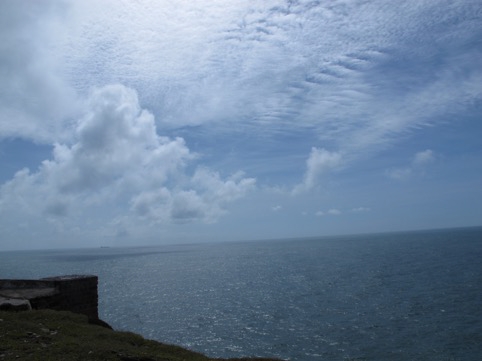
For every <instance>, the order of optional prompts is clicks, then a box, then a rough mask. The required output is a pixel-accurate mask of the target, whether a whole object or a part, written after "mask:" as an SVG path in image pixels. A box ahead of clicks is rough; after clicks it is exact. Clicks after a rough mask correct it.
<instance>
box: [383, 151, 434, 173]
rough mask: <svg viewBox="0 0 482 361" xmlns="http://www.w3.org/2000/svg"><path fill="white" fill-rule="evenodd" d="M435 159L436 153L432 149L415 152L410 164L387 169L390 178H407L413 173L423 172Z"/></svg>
mask: <svg viewBox="0 0 482 361" xmlns="http://www.w3.org/2000/svg"><path fill="white" fill-rule="evenodd" d="M434 161H435V154H434V152H433V151H432V150H431V149H427V150H424V151H420V152H417V153H415V155H414V156H413V159H412V161H411V163H410V165H409V166H407V167H400V168H393V169H389V170H387V171H386V173H385V174H386V175H387V176H388V177H389V178H392V179H397V180H405V179H408V178H410V177H411V176H412V175H413V174H421V173H423V172H424V170H425V168H426V167H427V166H428V165H429V164H430V163H432V162H434Z"/></svg>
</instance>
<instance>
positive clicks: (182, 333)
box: [0, 227, 482, 361]
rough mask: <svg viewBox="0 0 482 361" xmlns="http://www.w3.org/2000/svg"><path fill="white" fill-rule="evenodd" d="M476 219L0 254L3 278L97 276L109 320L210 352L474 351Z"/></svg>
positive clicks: (479, 277) (439, 358)
mask: <svg viewBox="0 0 482 361" xmlns="http://www.w3.org/2000/svg"><path fill="white" fill-rule="evenodd" d="M481 259H482V228H481V227H476V228H464V229H449V230H435V231H417V232H403V233H385V234H372V235H358V236H338V237H320V238H300V239H288V240H270V241H257V242H232V243H210V244H206V243H203V244H191V245H166V246H156V247H136V248H98V249H77V250H48V251H18V252H0V278H41V277H47V276H57V275H66V274H95V275H98V276H99V314H100V317H101V318H102V319H103V320H105V321H107V322H108V323H109V324H111V325H112V326H113V327H114V328H115V329H118V330H128V331H132V332H136V333H139V334H141V335H143V336H144V337H146V338H150V339H155V340H158V341H161V342H164V343H171V344H177V345H181V346H184V347H187V348H189V349H192V350H195V351H199V352H202V353H204V354H207V355H209V356H212V357H244V356H264V357H278V358H281V359H285V360H299V361H315V360H317V361H321V360H434V361H435V360H436V361H443V360H471V361H472V360H481V359H482V263H481Z"/></svg>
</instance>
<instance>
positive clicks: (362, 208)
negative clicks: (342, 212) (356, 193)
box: [351, 207, 371, 213]
mask: <svg viewBox="0 0 482 361" xmlns="http://www.w3.org/2000/svg"><path fill="white" fill-rule="evenodd" d="M369 211H371V209H370V208H368V207H356V208H352V209H351V212H355V213H361V212H369Z"/></svg>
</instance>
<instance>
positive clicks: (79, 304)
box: [0, 275, 99, 320]
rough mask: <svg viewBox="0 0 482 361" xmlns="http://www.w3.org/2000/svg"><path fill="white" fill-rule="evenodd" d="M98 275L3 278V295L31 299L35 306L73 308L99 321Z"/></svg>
mask: <svg viewBox="0 0 482 361" xmlns="http://www.w3.org/2000/svg"><path fill="white" fill-rule="evenodd" d="M97 284H98V278H97V276H84V275H82V276H79V275H71V276H60V277H50V278H43V279H40V280H10V279H7V280H0V297H3V298H4V299H15V300H19V299H22V300H28V301H29V302H30V305H31V307H32V308H33V309H45V308H48V309H53V310H62V311H71V312H75V313H82V314H84V315H87V316H88V317H89V318H90V319H93V320H97V319H98V318H99V315H98V308H97V306H98V292H97Z"/></svg>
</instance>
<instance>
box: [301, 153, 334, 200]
mask: <svg viewBox="0 0 482 361" xmlns="http://www.w3.org/2000/svg"><path fill="white" fill-rule="evenodd" d="M341 164H342V156H341V154H340V153H337V152H330V151H327V150H326V149H323V148H322V149H318V148H316V147H313V148H311V153H310V155H309V157H308V159H307V160H306V172H305V175H304V177H303V182H302V183H300V184H298V185H297V186H296V187H295V188H294V189H293V194H299V193H301V192H305V191H309V190H311V189H313V188H314V187H316V185H317V184H318V181H319V179H320V177H321V176H322V175H323V174H325V173H327V172H328V171H331V170H333V169H336V168H338V167H340V166H341Z"/></svg>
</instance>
